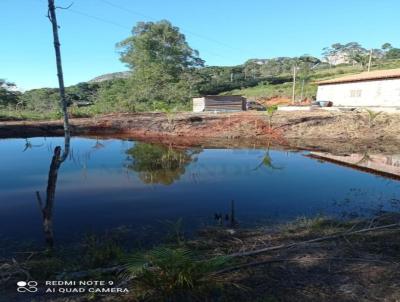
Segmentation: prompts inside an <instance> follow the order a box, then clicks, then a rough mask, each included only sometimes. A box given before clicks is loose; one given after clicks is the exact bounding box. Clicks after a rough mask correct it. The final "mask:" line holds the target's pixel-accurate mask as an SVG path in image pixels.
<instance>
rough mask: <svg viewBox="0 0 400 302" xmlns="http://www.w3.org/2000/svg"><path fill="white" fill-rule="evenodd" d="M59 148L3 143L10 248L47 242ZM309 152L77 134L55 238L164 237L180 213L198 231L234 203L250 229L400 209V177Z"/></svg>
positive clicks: (63, 175)
mask: <svg viewBox="0 0 400 302" xmlns="http://www.w3.org/2000/svg"><path fill="white" fill-rule="evenodd" d="M57 145H60V146H63V138H32V139H29V140H25V139H4V140H0V154H1V157H0V180H1V181H0V249H2V250H6V249H7V248H6V246H7V247H10V246H12V245H13V244H16V243H18V244H20V245H21V246H23V245H24V244H25V245H41V244H42V243H43V241H44V235H43V216H42V212H41V209H40V206H39V204H38V200H37V196H36V192H37V191H39V192H40V196H41V198H42V203H43V202H45V201H46V187H47V182H48V175H49V168H50V162H51V159H52V156H53V150H54V147H55V146H57ZM399 153H400V152H399ZM307 155H308V152H284V151H276V150H265V149H199V148H193V149H173V148H171V147H168V146H162V145H152V144H147V143H143V142H134V141H125V140H117V139H110V140H96V139H88V138H72V140H71V152H70V154H69V156H68V158H67V160H66V161H65V162H64V163H63V164H62V165H61V167H60V169H59V172H58V179H57V187H56V193H55V194H56V195H55V200H54V204H53V205H52V209H51V210H52V215H51V222H52V228H53V231H54V241H55V244H56V245H67V244H71V243H76V242H78V241H79V240H80V239H81V238H82V234H88V233H104V232H106V231H110V230H115V229H119V230H121V229H124V230H129V234H130V236H131V240H132V241H134V240H139V239H140V240H141V239H143V240H144V241H146V240H150V239H151V238H153V239H156V240H157V238H158V236H161V234H162V232H163V231H164V230H165V221H166V220H171V221H176V220H177V219H179V218H182V219H183V223H184V226H185V228H186V230H187V231H188V232H190V231H191V230H192V231H193V230H194V229H196V228H198V227H201V226H204V225H212V224H215V221H214V213H222V214H225V213H228V212H229V205H230V202H231V200H234V202H235V208H236V209H235V210H236V219H237V220H238V221H239V222H240V224H241V225H243V226H249V225H256V224H260V223H276V222H285V221H288V220H291V219H294V218H296V217H299V216H312V215H316V214H324V215H334V216H342V215H347V216H348V215H368V214H369V213H372V212H374V211H378V210H385V211H386V210H390V211H392V210H398V205H399V199H400V182H399V181H398V180H394V179H389V178H384V177H381V176H377V175H374V174H371V173H366V172H362V171H358V170H355V169H352V168H349V167H343V166H340V165H337V164H334V163H330V162H322V161H320V160H317V159H314V158H310V157H308V156H307ZM394 158H396V156H394ZM390 162H392V161H390ZM146 236H147V237H146Z"/></svg>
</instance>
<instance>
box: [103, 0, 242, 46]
mask: <svg viewBox="0 0 400 302" xmlns="http://www.w3.org/2000/svg"><path fill="white" fill-rule="evenodd" d="M100 1H101V2H103V3H105V4H107V5H109V6H112V7H114V8H117V9H120V10H122V11H125V12H128V13H131V14H134V15H138V16H141V17H144V18H148V19H153V20H154V19H156V18H154V17H151V16H148V15H146V14H143V13H141V12H138V11H135V10H132V9H130V8H126V7H123V6H121V5H118V4H115V3H112V2H110V1H108V0H100ZM180 28H181V29H182V30H183V31H184V32H186V33H188V34H190V35H192V36H196V37H199V38H201V39H204V40H207V41H210V42H213V43H216V44H219V45H221V46H224V47H227V48H230V49H232V50H235V51H239V52H243V51H245V50H243V49H239V48H236V47H234V46H231V45H229V44H226V43H224V42H221V41H219V40H215V39H213V38H210V37H207V36H205V35H202V34H198V33H195V32H193V31H190V30H188V29H186V28H183V27H180Z"/></svg>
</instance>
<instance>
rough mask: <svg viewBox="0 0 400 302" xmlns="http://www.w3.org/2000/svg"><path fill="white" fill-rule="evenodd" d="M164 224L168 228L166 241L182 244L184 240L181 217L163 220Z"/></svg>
mask: <svg viewBox="0 0 400 302" xmlns="http://www.w3.org/2000/svg"><path fill="white" fill-rule="evenodd" d="M165 225H166V227H167V229H168V234H167V242H171V243H176V244H178V245H182V244H183V243H184V240H185V237H184V234H183V223H182V218H179V219H178V220H177V221H170V220H167V221H165Z"/></svg>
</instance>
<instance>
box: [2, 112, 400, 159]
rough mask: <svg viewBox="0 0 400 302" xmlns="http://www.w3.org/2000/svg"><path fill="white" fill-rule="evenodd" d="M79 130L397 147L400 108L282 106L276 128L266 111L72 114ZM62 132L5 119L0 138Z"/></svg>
mask: <svg viewBox="0 0 400 302" xmlns="http://www.w3.org/2000/svg"><path fill="white" fill-rule="evenodd" d="M71 130H72V135H74V136H94V137H102V138H123V139H135V140H146V141H149V142H157V143H167V144H172V145H174V146H176V147H197V146H201V147H208V148H213V147H215V148H218V147H268V146H269V147H274V148H283V149H291V150H304V149H307V150H316V151H326V152H333V151H334V152H335V153H346V152H363V151H366V150H368V151H369V152H379V153H393V152H398V150H399V146H400V114H387V113H382V114H380V115H378V117H377V118H376V119H375V120H373V121H370V118H369V116H368V114H367V113H363V112H333V111H322V110H321V111H320V110H316V111H296V112H278V113H276V115H274V117H273V119H272V125H271V128H270V127H269V125H268V122H267V117H266V115H265V113H262V112H242V113H218V114H215V113H201V114H195V113H177V114H174V115H166V114H163V113H135V114H128V113H125V114H109V115H105V116H100V117H94V118H80V119H77V118H75V119H71ZM61 135H63V127H62V121H61V120H58V121H3V122H0V138H28V137H37V136H61Z"/></svg>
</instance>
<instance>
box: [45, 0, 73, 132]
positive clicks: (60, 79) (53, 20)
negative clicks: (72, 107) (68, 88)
mask: <svg viewBox="0 0 400 302" xmlns="http://www.w3.org/2000/svg"><path fill="white" fill-rule="evenodd" d="M48 1H49V11H48V17H49V19H50V22H51V25H52V27H53V39H54V50H55V53H56V63H57V77H58V85H59V87H60V98H61V109H62V112H63V115H64V134H65V135H66V136H69V135H70V129H69V122H68V109H67V99H66V97H65V87H64V75H63V70H62V63H61V50H60V39H59V37H58V24H57V16H56V7H55V5H54V0H48Z"/></svg>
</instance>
